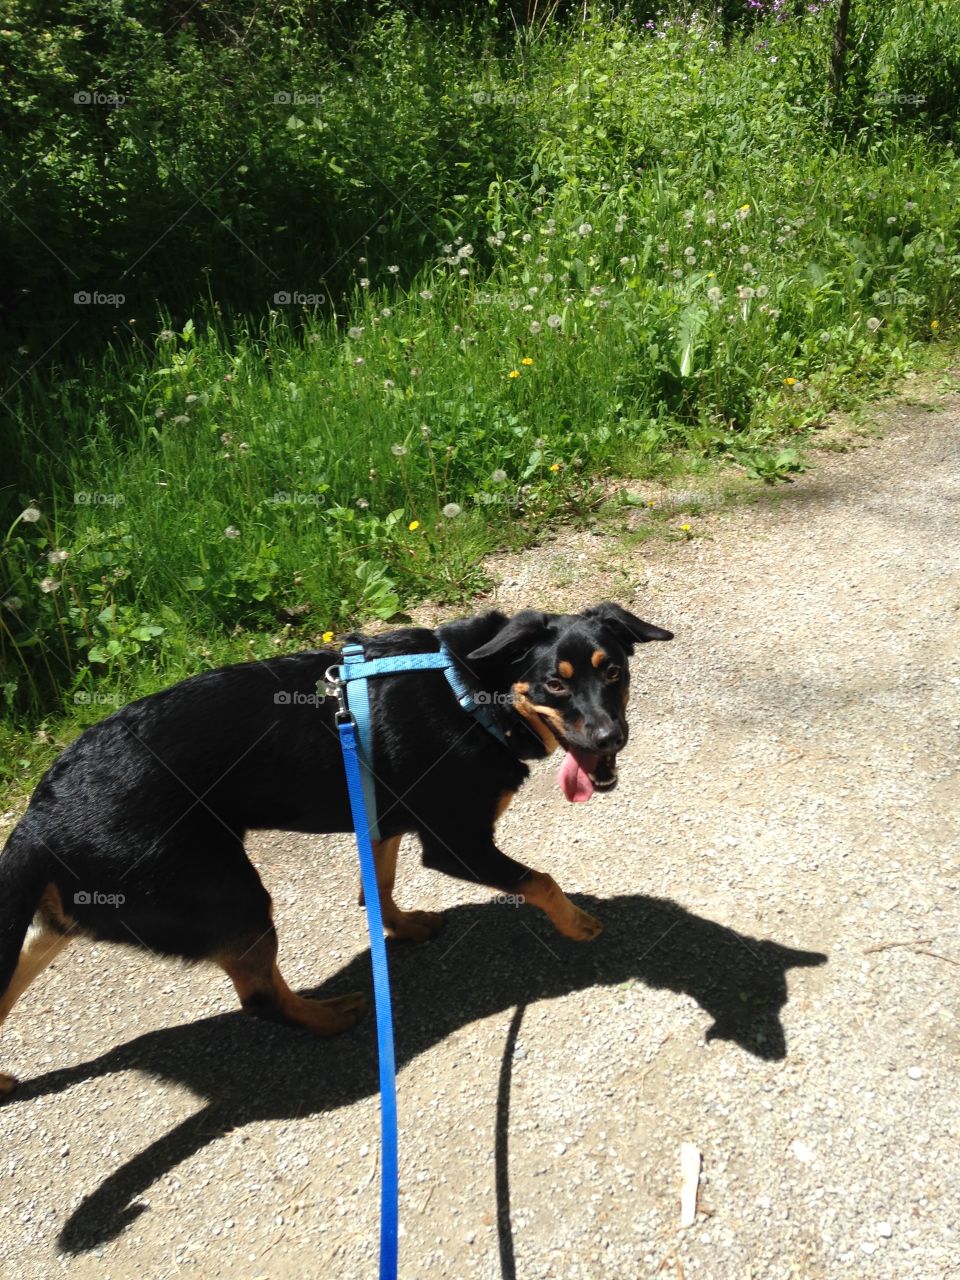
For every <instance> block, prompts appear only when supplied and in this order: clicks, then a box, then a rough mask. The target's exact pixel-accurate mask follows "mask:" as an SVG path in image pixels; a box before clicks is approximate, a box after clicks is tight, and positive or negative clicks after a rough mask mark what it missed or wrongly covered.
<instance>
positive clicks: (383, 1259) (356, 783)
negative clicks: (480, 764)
mask: <svg viewBox="0 0 960 1280" xmlns="http://www.w3.org/2000/svg"><path fill="white" fill-rule="evenodd" d="M342 656H343V665H342V666H341V667H331V668H330V669H329V671H328V672H327V673H326V676H325V682H326V686H327V689H328V691H329V692H330V693H332V694H334V695H335V696H336V698H337V700H338V710H337V730H338V732H339V734H340V746H341V748H342V750H343V767H344V770H345V771H346V775H347V792H348V794H349V796H350V813H351V816H352V818H353V825H354V829H355V831H356V833H357V849H358V851H359V854H360V880H361V883H362V884H363V900H364V904H365V905H366V909H367V928H368V929H369V932H370V960H371V963H372V965H373V996H374V1003H375V1005H376V1015H377V1054H378V1058H379V1062H380V1127H381V1134H382V1136H381V1157H380V1280H396V1275H397V1230H398V1218H399V1187H398V1177H397V1174H398V1160H397V1065H396V1054H395V1052H394V1045H393V1011H392V1007H391V1001H390V973H389V970H388V968H387V945H386V942H385V941H384V937H383V915H382V913H381V911H380V892H379V889H378V887H377V867H376V862H375V859H374V856H373V843H372V842H373V841H374V840H379V839H380V828H379V825H378V822H377V798H376V789H375V787H374V776H373V770H372V765H373V736H372V733H371V726H370V697H369V693H368V691H367V679H368V678H369V677H371V676H384V675H392V674H394V673H395V672H400V671H437V670H440V671H443V673H444V675H445V676H446V678H447V682H448V683H449V685H450V687H451V689H452V690H453V692H454V695H455V696H456V699H457V701H458V702H459V703H460V706H461V707H462V708H463V710H464V711H467V712H469V713H470V714H471V715H473V716H474V717H475V718H476V719H477V720H478V721H479V722H480V724H482V725H483V727H484V728H485V729H486V730H487V731H488V732H489V733H491V734H493V736H494V737H495V738H497V739H498V740H499V741H500V742H504V741H505V739H504V736H503V733H502V732H501V730H500V727H499V725H498V724H497V723H496V721H495V720H494V717H493V715H492V714H491V712H490V711H489V710H488V708H487V707H485V706H481V705H479V704H478V703H477V700H476V698H475V697H474V695H473V693H472V691H471V690H470V689H468V688H467V686H466V684H465V682H464V681H463V679H462V678H461V676H460V673H459V671H457V669H456V667H455V666H454V661H453V656H452V655H451V653H450V651H449V650H448V649H447V648H446V646H445V645H441V646H440V652H439V653H413V654H398V655H397V656H396V657H391V658H374V659H373V660H372V661H370V662H367V661H365V660H364V656H363V646H362V645H360V644H348V645H344V648H343V655H342ZM347 684H350V685H351V686H352V687H351V690H350V695H349V697H350V706H349V708H348V707H347V699H346V696H345V687H344V686H345V685H347ZM358 739H359V742H358Z"/></svg>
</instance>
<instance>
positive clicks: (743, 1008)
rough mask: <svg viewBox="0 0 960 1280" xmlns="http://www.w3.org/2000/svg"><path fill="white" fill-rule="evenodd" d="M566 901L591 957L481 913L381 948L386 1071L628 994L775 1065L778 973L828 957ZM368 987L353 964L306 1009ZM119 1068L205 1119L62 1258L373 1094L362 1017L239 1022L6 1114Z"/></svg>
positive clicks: (660, 904) (118, 1058) (229, 1019)
mask: <svg viewBox="0 0 960 1280" xmlns="http://www.w3.org/2000/svg"><path fill="white" fill-rule="evenodd" d="M578 902H579V904H580V905H581V906H583V907H584V908H585V909H586V910H588V911H591V912H593V913H595V914H596V915H597V916H599V917H600V918H601V919H602V920H603V923H604V926H605V932H604V933H603V934H602V935H601V937H600V938H599V939H598V940H597V941H596V942H594V943H574V942H568V941H567V940H565V939H563V938H561V937H559V936H558V935H557V934H556V933H554V932H553V931H552V930H551V929H550V926H549V925H548V924H547V923H546V921H545V920H544V919H543V918H542V917H541V916H539V915H538V914H537V913H535V912H533V911H532V910H531V909H530V908H527V907H522V908H520V909H515V908H510V907H506V906H503V905H497V904H488V905H484V906H469V907H457V908H454V909H453V910H451V911H449V912H447V913H446V924H445V927H444V929H443V930H442V931H441V933H440V934H438V935H437V937H436V938H434V939H433V940H432V941H431V942H430V943H428V944H426V945H424V946H412V945H409V944H403V943H399V944H391V949H390V950H391V960H390V966H391V969H390V971H391V980H392V987H393V1003H394V1016H395V1027H396V1048H397V1066H398V1069H402V1068H403V1067H405V1066H406V1065H407V1064H408V1063H410V1062H411V1061H412V1060H413V1059H415V1058H416V1057H417V1056H418V1055H419V1054H421V1053H423V1052H425V1051H426V1050H428V1049H430V1048H432V1047H433V1046H434V1045H435V1044H437V1043H438V1042H439V1041H441V1040H443V1039H444V1038H445V1037H446V1036H448V1035H450V1034H451V1033H452V1032H454V1031H456V1030H458V1029H459V1028H461V1027H464V1026H466V1025H467V1024H469V1023H471V1022H474V1021H475V1020H477V1019H479V1018H485V1017H487V1016H488V1015H489V1014H492V1013H496V1012H498V1011H501V1010H506V1009H509V1008H511V1007H513V1006H515V1005H526V1004H529V1003H532V1002H534V1001H536V1000H548V999H552V998H554V997H557V996H563V995H567V994H568V993H570V992H573V991H579V990H585V989H587V988H590V987H596V986H615V985H618V984H621V983H627V982H630V981H639V982H641V983H643V984H645V985H646V986H648V987H666V988H669V989H670V990H673V991H677V992H684V993H686V994H688V995H691V996H693V998H694V999H695V1000H696V1001H697V1003H698V1004H699V1005H700V1006H701V1008H702V1009H704V1011H705V1012H706V1013H707V1014H709V1016H710V1017H711V1018H712V1019H713V1022H712V1025H711V1026H710V1027H709V1028H707V1029H706V1036H707V1038H708V1039H723V1040H732V1041H735V1042H736V1043H737V1044H739V1045H740V1046H741V1047H742V1048H743V1049H745V1050H746V1051H747V1052H748V1053H750V1054H753V1055H754V1056H756V1057H759V1058H766V1059H771V1060H777V1059H780V1058H783V1057H784V1056H785V1054H786V1044H785V1040H784V1033H783V1027H782V1025H781V1023H780V1019H779V1012H780V1009H781V1008H782V1007H783V1005H784V1004H785V1002H786V1000H787V982H786V973H787V970H788V969H791V968H795V967H807V966H811V965H819V964H822V963H823V962H824V961H825V960H826V956H824V955H821V954H820V953H818V952H813V951H798V950H794V949H792V948H790V947H784V946H780V945H779V944H778V943H775V942H768V941H758V940H756V939H754V938H751V937H747V936H744V935H742V934H738V933H735V932H734V931H733V930H732V929H726V928H724V927H723V926H721V925H718V924H715V923H714V922H713V921H711V920H706V919H703V918H701V917H699V916H696V915H693V914H692V913H691V912H689V911H685V910H684V909H683V908H682V907H680V906H677V904H676V903H673V902H669V901H667V900H665V899H658V898H648V897H642V896H639V895H638V896H626V897H620V898H612V899H608V900H605V901H599V900H596V899H591V898H588V897H584V896H579V897H578ZM370 985H371V981H370V956H369V952H368V951H363V952H362V953H361V954H359V955H357V956H356V957H354V959H353V960H351V961H350V962H349V963H348V964H347V965H345V966H344V967H343V968H342V969H341V970H340V971H339V972H338V973H336V974H335V975H334V976H333V977H332V978H331V979H330V980H329V981H328V982H326V983H324V984H323V986H322V987H321V988H317V989H315V990H311V991H309V992H305V993H304V994H306V995H310V996H320V997H323V996H328V995H335V994H338V993H342V992H346V991H352V990H357V989H360V990H369V988H370ZM371 1003H372V1001H371ZM131 1069H134V1070H138V1071H143V1072H146V1073H148V1074H150V1075H153V1076H156V1077H158V1078H160V1079H165V1080H170V1081H173V1082H174V1083H176V1084H178V1085H184V1086H186V1088H188V1089H190V1090H192V1092H193V1093H195V1094H197V1095H198V1096H200V1097H202V1098H205V1099H206V1100H207V1102H206V1106H204V1107H203V1108H201V1110H200V1111H198V1112H197V1113H196V1114H194V1115H192V1116H190V1117H189V1118H188V1119H187V1120H184V1121H183V1122H182V1123H181V1124H179V1125H177V1126H176V1127H175V1128H174V1129H172V1130H171V1131H170V1132H169V1133H166V1134H164V1135H163V1136H162V1137H160V1138H158V1139H156V1141H154V1142H152V1143H151V1144H150V1145H149V1146H147V1147H146V1148H144V1150H143V1151H141V1152H140V1154H139V1155H137V1156H135V1157H134V1158H133V1159H132V1160H129V1161H128V1162H127V1163H126V1164H125V1165H123V1166H121V1167H120V1168H119V1169H117V1170H115V1171H114V1172H113V1173H111V1174H110V1175H109V1176H108V1177H107V1178H106V1180H105V1181H104V1182H102V1183H101V1185H100V1186H99V1187H97V1188H96V1189H95V1190H93V1191H91V1192H90V1194H89V1195H87V1196H86V1198H85V1199H84V1200H83V1202H82V1203H81V1204H80V1205H79V1206H78V1207H77V1209H75V1210H74V1212H73V1213H72V1214H71V1215H70V1218H69V1219H68V1221H67V1223H66V1224H65V1226H64V1227H63V1230H62V1231H61V1233H60V1239H59V1244H60V1247H61V1248H62V1249H63V1250H65V1251H66V1252H68V1253H81V1252H84V1251H86V1250H88V1249H92V1248H96V1247H98V1246H100V1245H102V1244H103V1243H105V1242H106V1241H107V1240H110V1239H113V1238H114V1237H115V1236H117V1235H119V1234H120V1232H121V1231H123V1230H124V1228H125V1227H127V1226H129V1224H130V1223H131V1222H133V1220H134V1219H135V1218H136V1217H137V1216H138V1215H139V1214H140V1213H142V1212H143V1211H144V1209H145V1206H144V1205H143V1204H142V1203H137V1197H138V1196H140V1195H141V1194H142V1193H143V1192H144V1191H145V1190H146V1189H147V1188H148V1187H149V1186H150V1185H151V1184H152V1183H153V1182H155V1181H156V1180H157V1179H158V1178H161V1177H162V1176H163V1175H164V1174H165V1173H167V1172H168V1171H169V1170H171V1169H172V1168H175V1167H176V1165H178V1164H179V1163H180V1162H181V1161H183V1160H185V1159H187V1158H189V1157H190V1156H191V1155H192V1154H193V1153H194V1152H196V1151H198V1150H200V1149H201V1148H203V1147H204V1146H205V1145H206V1144H207V1143H209V1142H211V1141H214V1140H215V1139H216V1138H218V1137H220V1136H222V1135H223V1134H225V1133H227V1132H228V1131H230V1130H232V1129H237V1128H240V1127H241V1126H243V1125H246V1124H249V1123H251V1122H253V1121H258V1120H288V1119H295V1118H297V1117H299V1116H303V1115H309V1114H311V1113H315V1112H321V1111H331V1110H333V1109H334V1108H336V1107H342V1106H347V1105H349V1104H350V1103H352V1102H356V1101H357V1100H358V1099H359V1098H363V1097H366V1096H367V1095H369V1094H372V1093H375V1092H376V1091H377V1088H378V1081H377V1068H376V1050H375V1039H374V1028H373V1018H372V1016H368V1017H367V1018H366V1019H364V1020H363V1022H361V1024H360V1025H359V1026H358V1027H357V1028H356V1029H355V1030H354V1031H352V1032H349V1033H348V1034H346V1035H343V1036H339V1037H336V1038H334V1039H331V1040H318V1039H316V1038H314V1037H313V1036H311V1035H310V1034H309V1033H307V1032H302V1031H299V1030H296V1029H291V1028H287V1027H280V1026H275V1025H272V1024H270V1023H264V1022H259V1021H256V1020H254V1019H248V1018H246V1017H244V1015H242V1014H241V1013H239V1012H237V1013H229V1014H222V1015H219V1016H217V1017H213V1018H205V1019H203V1020H202V1021H199V1022H194V1023H191V1024H190V1025H188V1026H176V1027H167V1028H164V1029H163V1030H161V1031H151V1032H148V1033H147V1034H146V1035H142V1036H139V1037H138V1038H137V1039H135V1040H131V1041H129V1042H128V1043H126V1044H123V1045H119V1046H118V1047H117V1048H115V1049H111V1050H110V1051H109V1052H108V1053H105V1054H103V1055H102V1056H101V1057H99V1058H94V1059H92V1060H91V1061H89V1062H83V1063H80V1064H79V1065H77V1066H74V1067H69V1068H65V1069H63V1070H59V1071H51V1072H48V1073H47V1074H46V1075H42V1076H38V1077H36V1078H34V1079H33V1080H27V1081H24V1082H23V1083H22V1084H21V1085H20V1086H19V1087H18V1088H17V1089H16V1091H15V1092H14V1093H13V1094H11V1096H10V1099H9V1102H7V1103H6V1105H7V1106H14V1105H23V1104H24V1103H27V1102H29V1100H30V1099H31V1098H36V1097H40V1096H42V1095H45V1094H50V1093H57V1092H60V1091H62V1090H65V1089H68V1088H69V1087H70V1086H71V1085H73V1084H76V1083H78V1082H80V1081H83V1080H89V1079H92V1078H95V1077H97V1076H102V1075H109V1074H112V1073H113V1072H119V1071H128V1070H131ZM399 1087H400V1089H401V1090H402V1088H403V1082H402V1079H401V1081H400V1085H399Z"/></svg>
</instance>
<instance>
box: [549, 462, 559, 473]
mask: <svg viewBox="0 0 960 1280" xmlns="http://www.w3.org/2000/svg"><path fill="white" fill-rule="evenodd" d="M550 470H551V471H559V470H560V463H559V462H551V463H550Z"/></svg>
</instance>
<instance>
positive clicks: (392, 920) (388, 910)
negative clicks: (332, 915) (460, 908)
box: [359, 836, 443, 942]
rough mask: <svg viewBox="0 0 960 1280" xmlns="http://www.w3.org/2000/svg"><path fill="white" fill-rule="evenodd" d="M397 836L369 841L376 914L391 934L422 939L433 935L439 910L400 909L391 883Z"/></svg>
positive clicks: (438, 917)
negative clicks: (377, 905)
mask: <svg viewBox="0 0 960 1280" xmlns="http://www.w3.org/2000/svg"><path fill="white" fill-rule="evenodd" d="M400 839H401V837H400V836H388V837H387V839H386V840H374V841H373V859H374V863H375V865H376V868H377V889H378V891H379V894H380V914H381V916H382V917H383V926H384V928H385V929H386V931H387V933H388V934H389V935H390V937H391V938H407V939H409V940H410V941H411V942H425V941H426V939H427V938H431V937H433V935H434V934H435V933H436V932H437V930H438V929H439V928H440V927H441V925H442V924H443V916H442V915H441V914H440V912H439V911H402V910H401V909H400V907H398V906H397V904H396V903H395V902H394V900H393V886H394V883H395V881H396V878H397V853H398V851H399V849H400ZM359 901H360V906H361V907H362V906H363V904H364V897H363V884H362V883H361V885H360V898H359Z"/></svg>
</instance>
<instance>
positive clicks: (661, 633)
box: [583, 603, 673, 654]
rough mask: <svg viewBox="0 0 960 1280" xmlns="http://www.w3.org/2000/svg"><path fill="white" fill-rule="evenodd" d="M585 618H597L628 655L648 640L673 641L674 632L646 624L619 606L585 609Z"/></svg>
mask: <svg viewBox="0 0 960 1280" xmlns="http://www.w3.org/2000/svg"><path fill="white" fill-rule="evenodd" d="M583 616H584V617H585V618H596V619H597V621H598V622H600V623H602V624H603V626H605V627H606V628H607V630H608V631H611V632H612V633H613V635H614V636H616V638H617V639H618V640H619V641H620V643H621V644H622V645H623V647H624V649H626V651H627V653H628V654H632V653H633V647H634V645H637V644H645V643H646V642H647V641H648V640H672V639H673V632H672V631H665V630H664V629H663V627H655V626H654V625H653V623H652V622H644V621H643V619H642V618H638V617H637V616H636V614H633V613H630V612H629V611H628V610H626V609H624V607H623V606H622V605H619V604H609V603H607V604H597V605H594V606H593V608H592V609H585V610H584V611H583Z"/></svg>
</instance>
